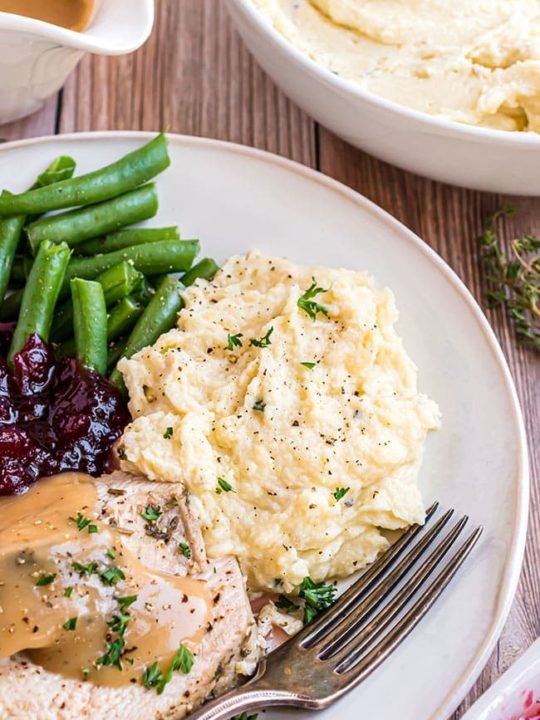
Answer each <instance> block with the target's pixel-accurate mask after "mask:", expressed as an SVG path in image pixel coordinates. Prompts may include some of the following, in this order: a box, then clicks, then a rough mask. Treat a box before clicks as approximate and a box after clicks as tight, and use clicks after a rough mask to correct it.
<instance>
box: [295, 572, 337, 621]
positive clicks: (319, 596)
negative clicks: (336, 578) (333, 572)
mask: <svg viewBox="0 0 540 720" xmlns="http://www.w3.org/2000/svg"><path fill="white" fill-rule="evenodd" d="M336 593H337V588H336V586H335V585H325V584H324V583H316V582H313V580H312V579H311V578H310V577H305V578H304V579H303V580H302V584H301V585H300V590H299V593H298V595H299V596H300V597H301V598H302V600H303V601H304V622H305V623H306V625H307V624H309V623H310V622H311V621H312V620H313V619H314V618H315V617H316V616H317V615H318V614H319V612H320V611H321V610H324V609H325V608H329V607H331V606H332V605H333V604H334V603H335V601H336V597H335V596H336Z"/></svg>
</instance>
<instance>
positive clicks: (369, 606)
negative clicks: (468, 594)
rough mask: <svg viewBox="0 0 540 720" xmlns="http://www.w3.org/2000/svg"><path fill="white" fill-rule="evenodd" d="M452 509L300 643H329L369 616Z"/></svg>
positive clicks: (418, 555) (307, 644)
mask: <svg viewBox="0 0 540 720" xmlns="http://www.w3.org/2000/svg"><path fill="white" fill-rule="evenodd" d="M453 513H454V510H448V511H447V512H446V513H445V514H444V515H442V516H441V517H440V518H439V519H438V520H437V522H436V523H435V525H434V526H433V527H432V528H430V530H429V531H428V532H426V533H425V534H424V535H423V536H422V538H421V539H420V540H419V542H417V543H416V545H414V546H413V547H412V548H411V549H410V550H409V552H408V553H407V554H406V555H405V556H404V558H402V560H401V562H400V564H399V565H397V566H396V567H395V568H394V569H393V570H392V571H391V572H390V573H388V574H387V575H386V576H384V577H382V578H381V580H380V581H379V583H378V584H377V585H376V586H375V587H374V588H373V590H371V592H370V593H369V594H368V595H366V596H365V597H363V596H355V597H353V598H351V601H350V602H349V603H348V604H347V608H346V610H345V609H344V610H343V611H342V612H340V613H339V615H337V614H336V613H334V612H332V610H331V611H330V612H329V613H328V615H327V618H328V619H329V621H330V622H329V623H327V624H326V626H325V628H324V629H323V630H322V631H319V632H315V633H314V634H313V636H312V637H311V638H309V640H308V642H305V643H302V644H303V647H308V648H309V647H313V646H314V644H315V643H316V642H317V641H318V642H319V643H320V642H321V641H323V640H325V641H326V642H327V643H331V644H334V643H336V642H340V641H341V639H342V638H343V637H344V636H345V635H346V634H347V633H348V632H349V630H350V628H351V627H352V626H356V625H358V623H359V622H360V621H361V620H363V619H365V618H367V617H369V616H370V615H371V614H372V613H373V612H374V611H375V610H376V609H377V607H378V606H379V605H380V604H381V603H382V602H384V600H385V599H386V598H387V597H388V595H389V593H390V592H391V591H392V590H393V589H394V588H395V587H396V585H397V584H398V583H399V581H400V580H401V579H402V578H403V577H404V576H405V575H406V574H407V572H408V571H409V570H410V568H411V567H412V566H413V565H414V564H415V563H416V561H417V560H418V559H419V558H420V557H421V556H422V555H423V553H424V552H425V551H426V550H427V549H428V548H429V546H430V545H431V544H432V543H433V542H434V541H435V539H436V538H437V537H438V536H439V534H440V533H441V531H442V529H443V528H444V526H445V525H446V524H447V523H448V521H449V520H450V518H451V517H452V515H453ZM353 587H354V586H353Z"/></svg>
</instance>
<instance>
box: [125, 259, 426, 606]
mask: <svg viewBox="0 0 540 720" xmlns="http://www.w3.org/2000/svg"><path fill="white" fill-rule="evenodd" d="M312 277H315V278H316V281H317V284H318V286H319V287H320V288H323V289H324V291H323V292H320V293H318V294H317V295H316V296H315V297H314V298H311V299H310V298H307V301H308V302H317V303H319V304H320V305H321V306H322V307H324V308H325V311H326V313H327V314H325V312H324V311H322V310H320V309H319V308H313V307H311V306H309V305H308V306H307V309H308V310H311V313H312V314H313V312H315V313H316V317H315V319H314V320H313V319H312V318H311V317H310V316H309V314H308V313H307V312H306V311H305V310H304V309H302V308H301V307H300V306H299V304H298V299H299V298H300V297H301V296H302V295H303V294H304V293H305V291H306V290H307V289H308V288H309V287H310V285H311V284H312ZM317 310H318V312H317ZM396 320H397V311H396V307H395V304H394V297H393V295H392V293H391V292H390V290H387V289H383V290H381V289H377V288H376V287H375V286H374V284H373V282H372V280H371V279H370V277H369V276H368V275H367V274H365V273H361V272H353V271H349V270H330V269H328V268H322V267H317V268H308V267H300V266H298V265H294V264H292V263H289V262H287V261H285V260H281V259H276V258H271V257H265V256H261V255H260V254H258V253H251V254H249V255H247V256H238V257H233V258H232V259H230V260H229V261H228V262H227V264H226V265H225V266H224V267H223V269H222V270H221V272H219V273H218V275H217V276H216V278H215V280H214V281H213V282H210V283H209V282H207V281H200V280H199V281H198V282H197V283H196V284H195V285H194V286H193V287H191V288H190V289H189V290H188V291H187V293H186V307H185V308H184V309H183V310H182V312H181V313H180V316H179V320H178V329H174V330H171V331H170V332H168V333H167V334H165V335H163V336H162V337H161V338H160V339H159V340H158V341H157V343H156V344H155V345H154V346H153V347H149V348H146V349H144V350H143V351H141V352H140V353H138V354H137V355H135V356H134V357H133V358H132V359H130V360H123V361H122V362H121V363H120V364H119V367H120V369H121V370H122V372H123V374H124V378H125V381H126V384H127V387H128V389H129V394H130V410H131V412H132V415H133V418H134V420H133V422H132V423H131V424H130V425H129V426H128V427H127V429H126V431H125V433H124V436H123V439H122V442H121V445H120V447H119V456H120V458H121V462H122V466H123V467H124V469H126V470H130V471H141V472H143V473H144V474H146V475H147V476H148V477H149V478H151V479H153V480H163V481H178V480H181V481H182V482H183V483H185V486H186V488H187V492H188V493H189V496H190V499H191V502H192V505H193V508H194V510H195V512H196V513H197V514H198V516H199V517H200V520H201V523H202V527H203V532H204V536H205V540H206V544H207V550H208V553H209V555H210V556H212V557H219V556H222V555H229V554H234V555H236V556H237V557H238V558H239V560H240V563H241V565H242V568H243V571H244V572H245V574H246V576H247V578H248V585H249V587H250V589H251V590H258V589H274V590H275V589H276V588H279V589H280V590H284V591H286V592H290V591H291V590H293V589H294V588H296V587H297V586H298V585H299V584H300V583H301V581H302V579H303V578H304V577H305V576H307V575H309V576H311V577H312V578H313V579H314V580H316V581H321V580H324V579H326V578H328V577H343V576H347V575H349V574H351V573H352V572H354V571H355V570H357V569H359V568H361V567H363V566H365V565H366V564H367V563H369V562H371V561H373V560H374V559H375V557H376V556H377V555H378V554H379V553H380V552H381V551H382V550H384V549H385V548H386V547H387V540H386V538H385V536H384V535H383V533H382V532H381V529H396V528H403V527H405V526H407V525H410V524H411V523H414V522H422V521H423V519H424V508H423V504H422V499H421V496H420V493H419V490H418V488H417V484H416V477H417V472H418V467H419V464H420V461H421V458H422V448H423V443H424V440H425V437H426V433H427V431H428V430H430V429H433V428H436V427H437V425H438V423H439V412H438V409H437V406H436V405H435V403H434V402H432V401H431V400H430V399H428V398H427V397H426V396H424V395H421V394H419V393H418V391H417V386H416V375H417V372H416V367H415V366H414V364H413V362H412V361H411V359H410V358H409V357H408V355H407V353H406V352H405V350H404V349H403V345H402V342H401V339H400V338H399V336H398V335H397V333H396V330H395V328H394V323H395V321H396ZM265 338H266V339H265ZM252 340H254V341H255V344H253V343H252ZM261 345H262V347H261ZM345 489H346V493H345V494H343V493H344V491H345ZM342 495H343V496H342Z"/></svg>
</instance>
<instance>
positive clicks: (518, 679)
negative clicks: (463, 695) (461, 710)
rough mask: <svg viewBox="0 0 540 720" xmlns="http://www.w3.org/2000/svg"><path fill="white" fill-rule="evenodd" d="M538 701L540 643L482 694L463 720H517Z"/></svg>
mask: <svg viewBox="0 0 540 720" xmlns="http://www.w3.org/2000/svg"><path fill="white" fill-rule="evenodd" d="M538 699H540V640H537V641H536V642H535V643H534V644H533V645H531V647H530V648H529V649H528V650H527V652H526V653H524V654H523V655H522V656H521V657H520V658H519V660H517V662H515V663H514V665H512V667H511V668H510V669H509V670H507V671H506V672H505V674H504V675H503V676H502V677H501V678H499V680H497V682H496V683H495V684H494V685H493V686H492V687H491V688H490V689H489V690H488V691H487V692H486V693H484V695H482V697H481V698H480V700H478V701H477V702H476V703H475V704H474V705H473V706H472V708H471V709H470V710H469V712H468V713H466V715H465V716H464V717H463V719H462V720H516V718H518V717H520V716H521V715H523V713H524V712H525V710H526V709H527V708H528V707H530V703H531V702H534V701H536V700H538Z"/></svg>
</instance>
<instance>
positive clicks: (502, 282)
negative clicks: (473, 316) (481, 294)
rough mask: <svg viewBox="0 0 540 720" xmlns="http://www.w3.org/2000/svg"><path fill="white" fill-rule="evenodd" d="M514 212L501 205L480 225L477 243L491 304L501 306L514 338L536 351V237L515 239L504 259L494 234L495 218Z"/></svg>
mask: <svg viewBox="0 0 540 720" xmlns="http://www.w3.org/2000/svg"><path fill="white" fill-rule="evenodd" d="M515 214H516V209H515V208H513V207H504V208H502V209H501V210H497V212H494V213H493V214H492V215H490V216H489V217H488V219H487V221H486V223H485V225H484V232H483V235H482V237H481V243H482V254H483V257H484V262H485V266H486V269H487V273H488V275H487V278H488V282H489V289H488V292H487V298H488V301H489V303H490V305H491V307H495V306H498V305H504V306H505V307H506V309H507V310H508V312H509V314H510V317H511V318H512V320H513V322H514V327H515V330H516V335H517V336H518V338H519V339H520V340H522V341H523V342H526V343H529V344H530V345H532V347H534V349H535V350H538V351H540V304H539V302H540V239H539V238H537V237H535V236H534V235H523V236H522V237H519V238H515V239H514V240H513V241H512V244H511V249H512V257H510V258H508V257H507V256H506V254H505V252H504V250H503V248H502V245H501V242H500V240H499V238H498V237H497V233H496V225H497V221H498V220H499V219H500V218H502V217H513V216H514V215H515Z"/></svg>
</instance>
